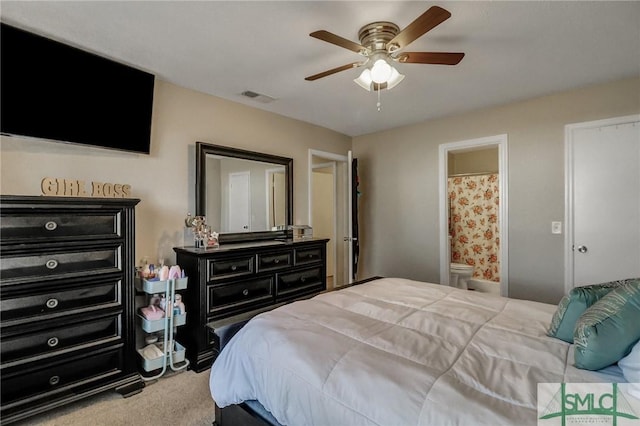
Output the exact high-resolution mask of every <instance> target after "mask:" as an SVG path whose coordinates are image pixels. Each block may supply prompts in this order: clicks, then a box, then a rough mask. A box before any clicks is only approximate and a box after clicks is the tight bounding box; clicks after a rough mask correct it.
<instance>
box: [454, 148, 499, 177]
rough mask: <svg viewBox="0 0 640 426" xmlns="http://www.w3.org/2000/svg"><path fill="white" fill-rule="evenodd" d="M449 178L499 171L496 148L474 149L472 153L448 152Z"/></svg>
mask: <svg viewBox="0 0 640 426" xmlns="http://www.w3.org/2000/svg"><path fill="white" fill-rule="evenodd" d="M447 161H448V164H447V168H448V172H449V176H452V175H457V174H463V173H497V172H498V169H499V164H498V163H499V162H498V148H489V149H474V150H472V151H465V152H456V153H452V152H451V151H449V158H448V159H447Z"/></svg>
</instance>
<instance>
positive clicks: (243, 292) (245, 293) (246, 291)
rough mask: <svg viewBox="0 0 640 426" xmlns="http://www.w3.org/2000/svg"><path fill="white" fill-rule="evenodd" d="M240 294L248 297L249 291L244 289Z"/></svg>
mask: <svg viewBox="0 0 640 426" xmlns="http://www.w3.org/2000/svg"><path fill="white" fill-rule="evenodd" d="M242 294H243V295H245V296H248V295H249V289H247V288H245V289H244V290H242Z"/></svg>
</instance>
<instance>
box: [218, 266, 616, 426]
mask: <svg viewBox="0 0 640 426" xmlns="http://www.w3.org/2000/svg"><path fill="white" fill-rule="evenodd" d="M556 309H557V306H556V305H549V304H544V303H537V302H532V301H525V300H517V299H509V298H503V297H496V296H492V295H488V294H483V293H478V292H473V291H465V290H460V289H456V288H452V287H446V286H441V285H438V284H431V283H425V282H419V281H412V280H407V279H400V278H381V279H376V280H373V281H370V282H366V283H363V284H360V285H355V286H351V287H349V288H345V289H342V290H339V291H333V292H328V293H325V294H321V295H319V296H316V297H314V298H312V299H309V300H304V301H298V302H295V303H291V304H288V305H285V306H282V307H279V308H278V309H275V310H273V311H270V312H266V313H262V314H260V315H258V316H256V317H254V318H253V319H252V320H251V321H250V322H249V323H248V324H247V325H246V326H244V327H242V328H241V329H240V330H239V331H238V332H237V334H235V336H234V337H233V338H232V339H231V341H230V342H229V343H228V345H226V347H225V348H224V349H223V350H222V351H221V353H220V355H219V356H218V358H217V359H216V361H215V362H214V364H213V366H212V369H211V373H210V390H211V395H212V397H213V399H214V401H215V402H216V405H217V406H218V407H220V408H223V411H222V412H223V413H224V410H226V409H225V408H224V407H229V408H230V409H231V408H235V409H237V408H241V409H242V411H245V412H248V413H251V415H252V418H253V420H256V421H257V423H255V424H276V425H277V424H282V425H444V424H461V425H465V424H474V425H477V424H490V425H499V424H518V425H527V424H531V425H533V424H536V423H537V420H538V415H537V413H538V407H537V384H538V383H561V382H575V383H591V382H603V383H612V382H616V383H617V382H624V381H625V380H624V377H623V375H622V374H621V371H620V369H619V368H618V367H617V366H615V365H613V366H611V367H608V368H605V369H602V370H599V371H588V370H581V369H578V368H576V367H574V366H573V362H572V360H573V353H572V351H573V347H574V345H571V344H569V343H566V342H564V341H561V340H559V339H555V338H552V337H549V336H547V329H548V327H549V323H550V321H551V319H552V317H553V315H554V312H555V311H556ZM237 328H239V327H237ZM234 332H235V330H234ZM265 410H266V411H265ZM218 412H219V411H218ZM224 417H225V416H224V415H223V416H222V422H221V423H225V421H224ZM218 420H219V421H220V419H218ZM253 420H252V421H253ZM243 423H248V420H243Z"/></svg>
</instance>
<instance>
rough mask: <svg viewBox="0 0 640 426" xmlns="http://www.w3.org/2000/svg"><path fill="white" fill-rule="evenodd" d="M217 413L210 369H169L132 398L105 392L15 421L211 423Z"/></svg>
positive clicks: (156, 425)
mask: <svg viewBox="0 0 640 426" xmlns="http://www.w3.org/2000/svg"><path fill="white" fill-rule="evenodd" d="M214 417H215V415H214V403H213V400H212V399H211V394H210V393H209V370H205V371H203V372H202V373H194V372H193V371H184V372H178V373H174V372H171V373H167V374H166V375H165V376H163V377H162V378H160V379H159V380H157V381H155V382H147V386H146V387H145V388H144V389H143V390H142V392H140V393H138V394H136V395H133V396H130V397H129V398H123V397H122V396H120V394H118V393H116V392H105V393H102V394H100V395H96V396H94V397H91V398H87V399H85V400H83V401H79V402H76V403H73V404H70V405H67V406H65V407H62V408H60V409H57V410H52V411H49V412H47V413H44V414H40V415H38V416H34V417H31V418H29V419H27V420H24V421H22V422H18V423H15V425H20V426H26V425H42V426H67V425H68V426H80V425H82V426H84V425H92V426H103V425H104V426H106V425H108V426H120V425H122V426H124V425H126V426H129V425H136V426H147V425H149V426H206V425H209V426H211V424H212V423H213V420H214Z"/></svg>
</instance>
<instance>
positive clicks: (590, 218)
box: [569, 120, 640, 287]
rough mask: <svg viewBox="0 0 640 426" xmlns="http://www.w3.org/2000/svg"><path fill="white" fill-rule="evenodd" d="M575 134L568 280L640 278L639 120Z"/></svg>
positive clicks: (575, 283) (576, 282) (578, 130)
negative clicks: (570, 267)
mask: <svg viewBox="0 0 640 426" xmlns="http://www.w3.org/2000/svg"><path fill="white" fill-rule="evenodd" d="M572 132H573V133H572V137H571V138H570V146H569V149H570V150H571V151H570V155H569V156H570V158H572V164H571V167H572V169H573V173H572V176H571V182H570V186H571V187H572V189H573V191H572V192H573V194H572V200H571V202H572V203H573V205H572V208H571V211H572V216H573V217H572V218H570V219H569V220H571V221H572V225H573V241H572V242H571V243H572V244H571V248H572V250H571V252H570V256H571V258H572V260H573V281H572V283H570V284H571V286H572V287H573V286H582V285H587V284H594V283H601V282H606V281H612V280H617V279H625V278H634V277H640V167H638V165H639V164H640V123H639V122H638V121H637V120H636V121H635V122H626V123H618V124H605V125H599V126H596V127H593V126H590V127H576V128H574V129H573V130H572Z"/></svg>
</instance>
